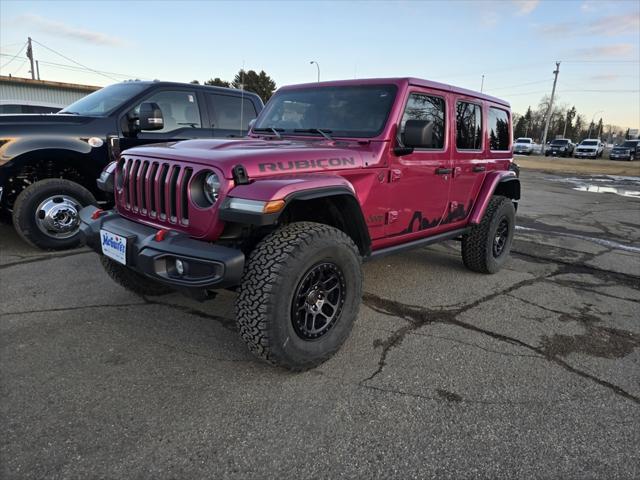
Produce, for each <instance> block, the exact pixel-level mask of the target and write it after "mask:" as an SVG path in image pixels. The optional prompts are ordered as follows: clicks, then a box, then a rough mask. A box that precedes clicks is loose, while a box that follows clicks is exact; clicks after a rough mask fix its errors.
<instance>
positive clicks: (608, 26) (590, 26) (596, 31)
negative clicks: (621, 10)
mask: <svg viewBox="0 0 640 480" xmlns="http://www.w3.org/2000/svg"><path fill="white" fill-rule="evenodd" d="M538 30H539V31H540V32H541V33H543V34H546V35H549V36H554V37H557V36H566V35H605V36H608V37H613V36H618V35H625V34H635V35H637V34H638V31H639V30H640V16H639V15H638V14H637V12H629V13H628V14H621V15H609V16H606V17H600V18H598V19H596V20H592V21H590V22H588V23H587V24H586V25H585V24H579V23H575V22H574V23H570V22H564V23H549V24H545V25H542V26H540V27H538Z"/></svg>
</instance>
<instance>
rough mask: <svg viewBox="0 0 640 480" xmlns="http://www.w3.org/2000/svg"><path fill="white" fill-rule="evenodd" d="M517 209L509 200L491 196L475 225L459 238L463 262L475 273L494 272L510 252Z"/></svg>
mask: <svg viewBox="0 0 640 480" xmlns="http://www.w3.org/2000/svg"><path fill="white" fill-rule="evenodd" d="M515 219H516V210H515V208H514V206H513V203H512V202H511V200H509V199H508V198H506V197H502V196H497V195H496V196H494V197H493V198H491V201H490V202H489V206H488V207H487V211H486V212H485V213H484V217H482V221H481V222H480V223H479V224H478V225H474V226H473V227H472V228H471V231H470V232H469V233H467V234H465V235H464V236H463V237H462V260H463V262H464V265H465V266H466V267H467V268H468V269H469V270H473V271H474V272H480V273H495V272H497V271H498V270H500V268H501V267H502V265H503V264H504V262H505V261H506V260H507V257H508V255H509V251H510V250H511V244H512V242H513V232H514V228H515Z"/></svg>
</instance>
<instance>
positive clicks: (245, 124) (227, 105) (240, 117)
mask: <svg viewBox="0 0 640 480" xmlns="http://www.w3.org/2000/svg"><path fill="white" fill-rule="evenodd" d="M207 103H208V105H209V113H210V115H211V118H212V120H211V123H212V125H211V126H212V127H213V128H214V129H216V128H219V129H221V130H238V131H245V132H246V131H247V130H248V129H249V122H250V121H251V120H253V119H254V118H256V107H255V106H254V105H253V102H252V101H251V100H250V99H248V98H244V99H243V98H241V97H237V96H232V95H221V94H217V93H208V94H207Z"/></svg>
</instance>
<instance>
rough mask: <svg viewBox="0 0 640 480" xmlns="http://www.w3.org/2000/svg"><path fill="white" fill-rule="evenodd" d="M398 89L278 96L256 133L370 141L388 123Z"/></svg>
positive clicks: (368, 88) (309, 89)
mask: <svg viewBox="0 0 640 480" xmlns="http://www.w3.org/2000/svg"><path fill="white" fill-rule="evenodd" d="M396 90H397V89H396V87H395V85H370V86H369V85H359V86H353V87H350V86H343V87H340V86H336V87H307V88H296V89H295V90H283V91H281V92H278V93H276V94H275V95H274V96H273V98H271V100H269V103H268V104H267V106H266V107H265V109H264V110H263V111H262V113H261V114H260V116H259V117H258V120H257V121H256V123H255V127H254V129H255V130H259V129H274V128H275V129H277V131H278V132H280V133H281V134H282V135H309V134H312V135H316V134H317V135H321V134H320V133H315V132H320V131H323V132H326V133H330V134H331V137H356V138H369V137H375V136H377V135H379V134H380V133H381V132H382V130H383V129H384V126H385V124H386V123H387V117H388V116H389V111H390V110H391V106H392V105H393V102H394V100H395V97H396Z"/></svg>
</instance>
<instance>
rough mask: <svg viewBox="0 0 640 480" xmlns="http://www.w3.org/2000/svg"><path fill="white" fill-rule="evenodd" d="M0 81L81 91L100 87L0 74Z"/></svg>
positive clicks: (93, 90) (91, 90)
mask: <svg viewBox="0 0 640 480" xmlns="http://www.w3.org/2000/svg"><path fill="white" fill-rule="evenodd" d="M0 83H14V84H19V85H23V86H33V87H49V88H57V89H64V90H75V91H83V92H95V91H96V90H99V89H101V88H102V87H96V86H93V85H82V84H79V83H64V82H52V81H50V80H32V79H31V78H21V77H12V76H5V75H0Z"/></svg>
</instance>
